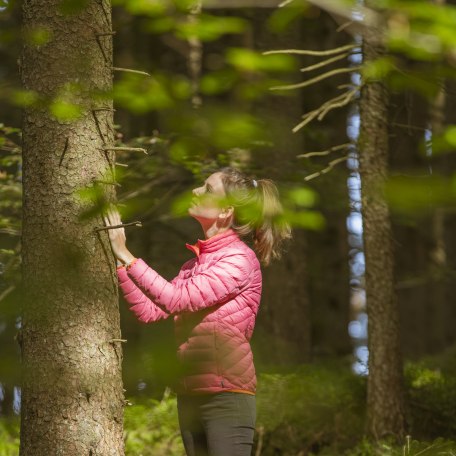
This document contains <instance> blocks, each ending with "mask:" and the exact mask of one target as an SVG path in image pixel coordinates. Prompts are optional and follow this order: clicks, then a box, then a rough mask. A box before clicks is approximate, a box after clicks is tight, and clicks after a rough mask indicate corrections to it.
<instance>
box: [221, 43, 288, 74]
mask: <svg viewBox="0 0 456 456" xmlns="http://www.w3.org/2000/svg"><path fill="white" fill-rule="evenodd" d="M226 61H227V62H228V63H229V64H231V65H233V66H234V67H235V68H237V69H239V70H241V71H248V72H262V71H271V72H288V71H293V70H296V68H297V61H296V59H295V58H294V57H293V56H291V55H286V54H270V55H263V54H261V53H259V52H255V51H252V50H250V49H244V48H230V49H228V51H227V53H226Z"/></svg>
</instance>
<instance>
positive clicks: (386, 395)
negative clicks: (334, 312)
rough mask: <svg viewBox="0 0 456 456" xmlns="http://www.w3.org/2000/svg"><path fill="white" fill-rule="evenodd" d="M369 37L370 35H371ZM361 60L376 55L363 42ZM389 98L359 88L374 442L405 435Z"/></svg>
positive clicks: (373, 88) (369, 87) (381, 91)
mask: <svg viewBox="0 0 456 456" xmlns="http://www.w3.org/2000/svg"><path fill="white" fill-rule="evenodd" d="M372 33H374V32H372ZM363 55H364V59H365V61H366V62H367V61H370V60H373V59H376V58H378V57H379V55H380V51H379V49H378V48H376V47H375V46H374V45H372V44H371V39H370V36H369V35H368V34H367V35H366V36H365V37H364V54H363ZM387 106H388V93H387V90H386V88H385V87H384V86H383V85H382V84H381V83H379V82H370V83H368V84H366V85H365V86H364V87H363V90H362V94H361V101H360V115H361V130H360V142H359V150H360V175H361V182H362V215H363V225H364V227H363V228H364V230H363V236H364V250H365V259H366V300H367V314H368V319H369V329H368V331H369V338H368V348H369V378H368V387H367V417H368V423H367V425H368V431H369V433H370V434H371V435H372V436H373V437H374V438H380V437H383V436H386V435H395V436H398V437H400V436H402V435H403V433H404V411H403V410H404V406H403V389H402V388H403V387H402V359H401V354H400V352H401V351H400V342H399V312H398V304H397V298H396V295H395V290H394V274H393V270H394V256H393V245H392V231H391V223H390V215H389V210H388V206H387V204H386V201H385V199H384V196H383V193H382V186H383V184H384V183H385V181H386V178H387V163H388V129H387V119H388V116H387Z"/></svg>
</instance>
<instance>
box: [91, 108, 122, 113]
mask: <svg viewBox="0 0 456 456" xmlns="http://www.w3.org/2000/svg"><path fill="white" fill-rule="evenodd" d="M92 111H111V112H116V110H115V109H113V108H93V109H92Z"/></svg>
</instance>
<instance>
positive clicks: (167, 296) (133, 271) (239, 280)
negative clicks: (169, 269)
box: [127, 252, 253, 314]
mask: <svg viewBox="0 0 456 456" xmlns="http://www.w3.org/2000/svg"><path fill="white" fill-rule="evenodd" d="M252 272H253V265H252V262H251V261H250V260H249V258H248V256H247V255H246V254H245V253H243V252H233V253H231V254H229V255H226V256H225V257H223V258H221V259H220V260H218V261H216V262H215V263H214V264H213V265H211V266H208V267H207V268H206V269H205V270H202V271H201V272H199V273H196V274H194V275H193V276H191V277H189V278H181V279H179V280H177V281H176V282H174V283H173V282H171V283H170V282H168V281H167V280H165V279H164V278H163V277H162V276H160V275H159V274H158V273H157V272H156V271H154V270H153V269H152V268H151V267H149V266H148V265H147V264H146V263H145V262H144V261H143V260H142V259H141V258H139V259H138V261H136V262H135V263H134V264H133V265H132V266H131V268H130V269H129V270H128V271H127V274H128V275H129V277H131V279H132V280H133V282H134V283H135V284H136V285H137V286H138V288H139V289H140V290H141V291H143V292H144V294H145V295H146V296H147V297H148V298H150V299H151V300H152V301H153V302H154V303H155V304H156V305H157V306H159V307H160V308H161V309H162V311H163V312H168V313H169V314H176V313H181V312H196V311H198V310H202V309H204V308H206V307H210V306H213V305H216V304H222V303H224V302H226V301H228V300H229V299H231V298H233V297H234V296H236V295H237V294H239V293H240V292H241V291H242V290H243V288H244V287H245V286H246V285H247V284H248V283H249V281H250V280H251V275H252Z"/></svg>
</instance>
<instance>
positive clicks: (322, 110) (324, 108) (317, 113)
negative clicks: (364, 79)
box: [292, 86, 359, 133]
mask: <svg viewBox="0 0 456 456" xmlns="http://www.w3.org/2000/svg"><path fill="white" fill-rule="evenodd" d="M358 90H359V87H358V86H357V87H356V88H355V89H353V90H351V91H348V92H345V93H342V94H340V95H337V97H334V98H331V99H330V100H328V101H326V102H325V103H323V104H322V105H321V106H320V107H318V108H317V109H314V110H313V111H310V112H308V113H307V114H304V115H303V116H302V118H303V120H302V122H300V123H299V124H298V125H296V126H295V127H294V128H293V129H292V131H293V133H296V132H297V131H298V130H300V129H301V128H303V127H305V126H306V125H307V124H308V123H309V122H311V121H312V120H313V119H315V118H316V117H318V120H320V121H321V120H322V119H323V118H324V116H325V115H326V114H327V113H328V112H329V111H330V110H331V109H332V107H335V108H336V107H340V103H344V104H348V103H349V102H350V101H351V100H352V98H353V97H354V96H355V95H356V93H357V91H358ZM347 99H348V101H347ZM344 104H342V106H343V105H344Z"/></svg>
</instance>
